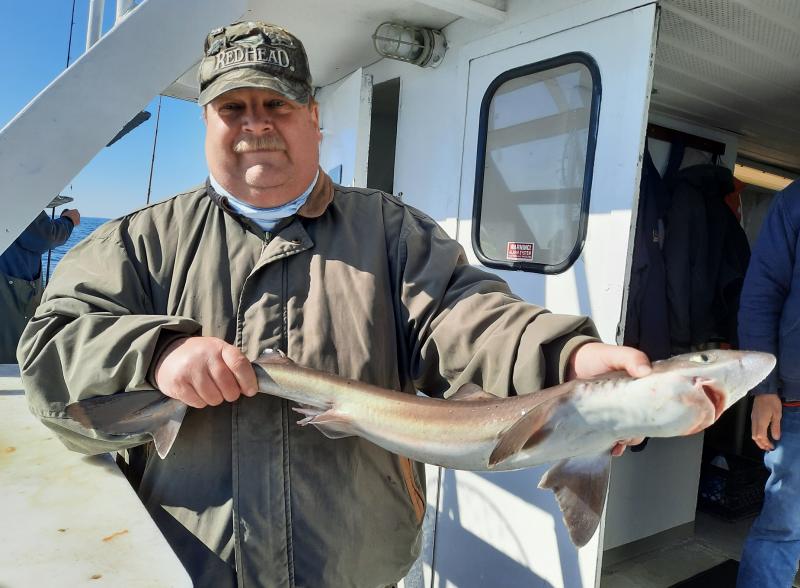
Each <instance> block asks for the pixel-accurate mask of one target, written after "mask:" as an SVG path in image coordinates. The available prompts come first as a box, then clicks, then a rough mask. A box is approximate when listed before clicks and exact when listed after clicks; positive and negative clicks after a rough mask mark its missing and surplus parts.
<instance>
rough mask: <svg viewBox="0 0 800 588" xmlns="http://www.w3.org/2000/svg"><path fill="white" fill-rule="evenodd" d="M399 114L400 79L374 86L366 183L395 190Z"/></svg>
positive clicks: (378, 187)
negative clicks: (395, 157)
mask: <svg viewBox="0 0 800 588" xmlns="http://www.w3.org/2000/svg"><path fill="white" fill-rule="evenodd" d="M399 113H400V78H394V79H392V80H387V81H385V82H381V83H379V84H375V85H374V86H372V115H371V117H370V128H369V164H368V167H367V186H368V187H370V188H377V189H378V190H382V191H383V192H386V193H388V194H393V193H394V156H395V150H396V147H397V118H398V115H399Z"/></svg>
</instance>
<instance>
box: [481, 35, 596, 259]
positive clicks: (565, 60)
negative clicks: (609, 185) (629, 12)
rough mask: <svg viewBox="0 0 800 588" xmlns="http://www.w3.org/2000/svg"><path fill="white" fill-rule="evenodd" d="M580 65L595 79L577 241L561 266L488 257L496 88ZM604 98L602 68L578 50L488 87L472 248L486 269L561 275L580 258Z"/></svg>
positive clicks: (504, 75)
mask: <svg viewBox="0 0 800 588" xmlns="http://www.w3.org/2000/svg"><path fill="white" fill-rule="evenodd" d="M575 63H578V64H581V65H583V66H585V67H586V68H587V69H588V70H589V75H590V76H591V79H592V103H591V105H590V107H589V132H588V137H587V142H586V162H585V168H584V173H583V189H582V194H581V209H580V210H581V213H580V219H579V221H578V223H579V225H578V238H577V239H576V241H575V245H574V246H573V248H572V251H571V252H570V254H569V256H568V257H567V258H566V259H565V260H564V261H562V262H561V263H558V264H554V265H549V264H544V263H535V262H530V261H519V260H505V261H502V260H497V259H492V258H489V257H487V256H486V255H485V254H484V253H483V251H482V250H481V247H480V239H479V235H480V227H481V208H482V205H483V182H484V173H485V172H484V168H485V165H486V138H487V135H488V123H489V106H490V105H491V103H492V99H493V98H494V94H495V92H496V91H497V89H498V88H499V87H500V86H502V85H503V84H505V83H506V82H508V81H509V80H513V79H515V78H521V77H524V76H527V75H531V74H535V73H540V72H544V71H547V70H549V69H556V68H558V67H562V66H564V65H571V64H575ZM601 97H602V83H601V78H600V68H599V67H598V65H597V62H596V61H595V60H594V58H593V57H592V56H591V55H589V54H588V53H585V52H582V51H575V52H570V53H565V54H563V55H559V56H557V57H552V58H549V59H545V60H543V61H537V62H535V63H531V64H528V65H523V66H520V67H515V68H513V69H510V70H507V71H505V72H503V73H501V74H500V75H498V76H497V77H496V78H495V79H494V80H492V82H491V83H490V84H489V86H488V88H487V89H486V92H485V93H484V95H483V100H482V102H481V110H480V120H479V126H478V147H477V157H476V162H475V189H474V195H473V199H472V249H473V251H474V252H475V255H476V256H477V257H478V260H479V261H480V262H481V263H482V264H483V265H485V266H487V267H491V268H496V269H505V270H512V271H528V272H534V273H540V274H560V273H563V272H565V271H566V270H568V269H569V268H570V267H571V266H572V265H573V264H574V263H575V261H577V259H578V257H580V254H581V252H582V251H583V246H584V244H585V242H586V229H587V225H588V220H589V197H590V194H591V189H592V174H593V172H594V156H595V148H596V147H597V130H598V126H599V118H600V102H601Z"/></svg>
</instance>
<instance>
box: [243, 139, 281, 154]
mask: <svg viewBox="0 0 800 588" xmlns="http://www.w3.org/2000/svg"><path fill="white" fill-rule="evenodd" d="M285 150H286V143H285V142H284V140H283V139H281V138H280V137H279V136H277V135H258V136H254V137H242V138H241V139H239V140H238V141H237V142H236V143H235V144H234V146H233V151H234V152H235V153H248V152H251V151H285Z"/></svg>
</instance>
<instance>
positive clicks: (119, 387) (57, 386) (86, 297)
mask: <svg viewBox="0 0 800 588" xmlns="http://www.w3.org/2000/svg"><path fill="white" fill-rule="evenodd" d="M65 222H69V221H65ZM150 287H151V285H150V277H149V272H148V270H147V267H146V264H145V263H143V262H142V261H141V260H140V259H138V258H137V254H136V252H135V251H134V247H133V243H132V242H131V240H130V239H128V238H126V236H125V233H124V232H123V231H121V230H120V229H119V225H118V224H116V225H113V226H111V227H109V228H107V229H105V230H104V231H102V232H101V233H100V234H99V235H95V236H93V237H90V238H89V239H87V240H85V241H83V242H82V243H81V244H79V245H77V246H76V247H75V248H73V249H72V250H70V252H68V253H67V255H66V256H65V257H64V258H63V260H62V261H61V262H60V263H59V271H58V272H56V275H55V276H54V278H53V279H52V280H51V282H50V284H48V287H47V289H46V290H45V295H44V300H43V301H42V304H41V305H40V306H39V308H38V309H37V311H36V314H35V315H34V317H33V318H32V320H31V321H30V322H29V324H28V326H27V328H26V329H25V331H24V332H23V335H22V338H21V341H20V345H19V348H18V351H17V358H18V361H19V365H20V371H21V373H22V380H23V384H24V387H25V390H26V394H27V397H28V402H29V405H30V408H31V411H32V412H33V413H34V415H36V416H37V417H38V418H40V419H41V420H42V421H43V422H44V424H46V425H47V426H49V427H50V428H52V429H54V430H55V431H56V433H57V434H58V435H59V437H60V438H61V439H62V441H63V442H64V443H65V444H66V445H67V446H68V447H70V448H71V449H75V450H77V451H81V452H84V453H101V452H105V451H111V450H116V449H121V448H125V447H132V446H135V445H139V444H141V443H143V442H146V441H148V440H149V439H147V438H144V437H143V436H103V435H101V434H99V433H97V432H95V431H93V430H87V429H85V428H83V427H81V426H80V425H79V424H78V423H77V422H75V421H72V420H70V419H69V418H68V417H67V415H66V413H65V410H64V409H65V406H66V405H67V404H70V403H72V402H75V401H77V400H81V399H84V398H89V397H92V396H103V395H110V394H116V393H124V392H127V391H134V390H148V389H149V390H152V389H153V388H154V385H153V383H152V380H151V379H150V377H151V375H152V374H151V362H152V361H153V359H154V358H156V357H158V356H159V354H160V353H161V352H162V351H163V350H164V349H165V348H166V347H167V346H169V345H170V344H171V343H172V342H173V341H175V340H176V339H180V338H183V337H186V336H189V335H194V334H197V333H198V331H199V330H200V325H199V324H198V323H197V322H195V321H194V320H191V319H190V318H187V317H180V316H164V315H163V314H160V312H163V309H156V308H154V307H153V303H152V297H151V295H150Z"/></svg>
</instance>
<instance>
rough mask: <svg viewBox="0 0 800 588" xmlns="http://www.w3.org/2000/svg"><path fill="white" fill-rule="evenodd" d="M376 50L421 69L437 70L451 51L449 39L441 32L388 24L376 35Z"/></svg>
mask: <svg viewBox="0 0 800 588" xmlns="http://www.w3.org/2000/svg"><path fill="white" fill-rule="evenodd" d="M372 42H373V44H374V45H375V51H377V52H378V53H380V54H381V55H383V56H384V57H388V58H389V59H397V60H399V61H405V62H407V63H413V64H414V65H418V66H420V67H436V66H437V65H439V64H440V63H441V62H442V58H443V57H444V53H445V51H446V50H447V40H446V39H445V38H444V35H443V34H442V32H441V31H437V30H434V29H427V28H424V27H413V26H408V25H402V24H397V23H393V22H384V23H381V24H380V25H378V28H377V29H375V32H374V33H372Z"/></svg>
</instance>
